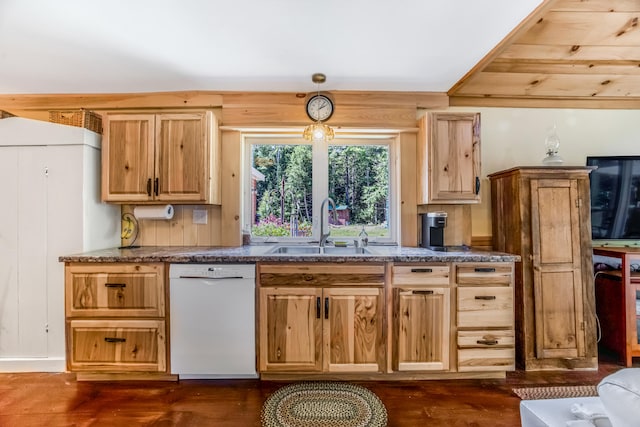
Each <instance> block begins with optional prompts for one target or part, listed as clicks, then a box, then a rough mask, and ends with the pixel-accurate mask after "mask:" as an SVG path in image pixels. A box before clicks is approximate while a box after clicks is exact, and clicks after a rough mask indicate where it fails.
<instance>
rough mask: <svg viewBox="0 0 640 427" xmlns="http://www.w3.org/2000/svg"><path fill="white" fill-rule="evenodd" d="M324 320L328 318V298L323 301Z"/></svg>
mask: <svg viewBox="0 0 640 427" xmlns="http://www.w3.org/2000/svg"><path fill="white" fill-rule="evenodd" d="M324 318H325V319H328V318H329V298H325V299H324Z"/></svg>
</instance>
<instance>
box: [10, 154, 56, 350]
mask: <svg viewBox="0 0 640 427" xmlns="http://www.w3.org/2000/svg"><path fill="white" fill-rule="evenodd" d="M0 150H1V152H2V154H1V155H0V182H2V185H1V186H0V200H2V201H3V202H4V203H3V204H4V206H5V207H4V209H0V240H1V241H2V245H1V248H2V249H1V251H2V254H1V257H0V277H1V278H2V279H1V281H0V357H46V356H47V292H48V289H47V276H46V252H47V250H46V245H47V215H46V212H47V209H46V206H47V177H46V175H47V170H46V163H47V155H46V151H47V150H46V147H43V146H33V147H3V148H2V149H0Z"/></svg>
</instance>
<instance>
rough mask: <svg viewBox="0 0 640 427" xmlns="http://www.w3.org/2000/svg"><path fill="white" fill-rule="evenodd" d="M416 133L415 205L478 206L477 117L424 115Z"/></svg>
mask: <svg viewBox="0 0 640 427" xmlns="http://www.w3.org/2000/svg"><path fill="white" fill-rule="evenodd" d="M418 126H419V131H418V150H417V155H418V160H417V161H418V164H417V170H418V174H417V176H418V182H417V190H418V204H429V203H437V204H448V203H452V204H453V203H455V204H458V203H479V202H480V114H479V113H451V112H432V113H426V114H425V115H424V117H423V118H422V119H421V120H420V121H419V124H418Z"/></svg>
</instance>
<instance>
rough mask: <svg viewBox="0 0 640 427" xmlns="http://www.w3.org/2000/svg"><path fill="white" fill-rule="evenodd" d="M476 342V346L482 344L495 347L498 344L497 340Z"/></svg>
mask: <svg viewBox="0 0 640 427" xmlns="http://www.w3.org/2000/svg"><path fill="white" fill-rule="evenodd" d="M476 342H477V343H478V344H483V345H496V344H498V340H478V341H476Z"/></svg>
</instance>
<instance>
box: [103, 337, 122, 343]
mask: <svg viewBox="0 0 640 427" xmlns="http://www.w3.org/2000/svg"><path fill="white" fill-rule="evenodd" d="M104 341H105V342H114V343H115V342H125V341H127V339H126V338H113V337H104Z"/></svg>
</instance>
